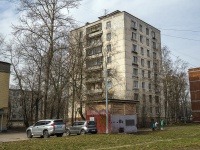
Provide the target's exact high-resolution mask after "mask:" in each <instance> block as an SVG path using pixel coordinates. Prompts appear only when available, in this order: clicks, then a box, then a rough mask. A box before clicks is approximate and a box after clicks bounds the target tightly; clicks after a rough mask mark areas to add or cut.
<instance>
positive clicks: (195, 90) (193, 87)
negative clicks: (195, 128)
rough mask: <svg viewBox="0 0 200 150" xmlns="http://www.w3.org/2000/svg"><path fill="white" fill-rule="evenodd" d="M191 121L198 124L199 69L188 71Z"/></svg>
mask: <svg viewBox="0 0 200 150" xmlns="http://www.w3.org/2000/svg"><path fill="white" fill-rule="evenodd" d="M189 81H190V95H191V107H192V121H193V122H196V123H200V68H192V69H189Z"/></svg>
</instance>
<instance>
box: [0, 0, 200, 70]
mask: <svg viewBox="0 0 200 150" xmlns="http://www.w3.org/2000/svg"><path fill="white" fill-rule="evenodd" d="M105 9H106V10H107V12H108V13H111V12H113V11H115V10H120V11H126V12H128V13H130V14H132V15H134V16H136V17H138V18H140V19H141V20H143V21H145V22H147V23H149V24H151V25H152V26H154V27H156V28H158V29H160V30H161V41H162V43H161V44H162V46H164V45H166V46H168V48H169V49H170V50H171V52H172V55H171V56H172V57H174V58H175V57H176V56H178V57H179V58H181V59H182V60H184V61H186V62H188V63H189V67H190V68H194V67H200V58H199V57H200V0H83V1H81V5H80V6H79V8H78V9H74V10H71V11H70V13H71V15H72V16H73V17H74V19H75V20H77V23H79V25H80V26H82V25H84V24H85V23H86V22H93V21H96V20H98V17H99V16H102V15H104V12H105ZM17 19H18V15H17V14H16V11H15V6H14V4H10V3H8V2H6V0H0V33H2V34H3V35H4V36H6V37H9V35H10V33H11V31H12V29H11V28H10V26H11V24H16V23H17Z"/></svg>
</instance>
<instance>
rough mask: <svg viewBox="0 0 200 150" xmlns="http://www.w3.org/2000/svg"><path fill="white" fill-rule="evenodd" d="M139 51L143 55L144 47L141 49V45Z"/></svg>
mask: <svg viewBox="0 0 200 150" xmlns="http://www.w3.org/2000/svg"><path fill="white" fill-rule="evenodd" d="M140 53H141V55H144V49H143V47H141V48H140Z"/></svg>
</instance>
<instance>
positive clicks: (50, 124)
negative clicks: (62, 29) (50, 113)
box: [26, 119, 65, 138]
mask: <svg viewBox="0 0 200 150" xmlns="http://www.w3.org/2000/svg"><path fill="white" fill-rule="evenodd" d="M64 132H65V124H64V122H63V120H61V119H45V120H39V121H38V122H36V123H35V124H33V125H32V126H30V127H28V128H27V129H26V134H27V137H28V138H32V137H33V136H41V137H44V138H48V137H49V136H51V135H52V136H53V135H56V136H57V137H61V136H63V133H64Z"/></svg>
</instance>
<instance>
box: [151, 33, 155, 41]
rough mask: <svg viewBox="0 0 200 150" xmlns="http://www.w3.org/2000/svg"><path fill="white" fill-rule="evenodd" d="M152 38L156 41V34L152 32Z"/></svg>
mask: <svg viewBox="0 0 200 150" xmlns="http://www.w3.org/2000/svg"><path fill="white" fill-rule="evenodd" d="M151 35H152V38H153V39H155V38H156V33H155V32H154V31H152V32H151Z"/></svg>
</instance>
